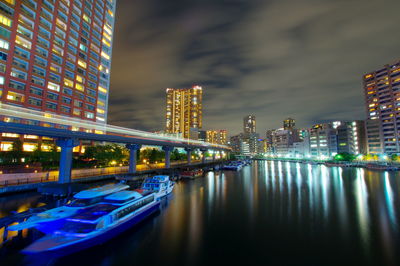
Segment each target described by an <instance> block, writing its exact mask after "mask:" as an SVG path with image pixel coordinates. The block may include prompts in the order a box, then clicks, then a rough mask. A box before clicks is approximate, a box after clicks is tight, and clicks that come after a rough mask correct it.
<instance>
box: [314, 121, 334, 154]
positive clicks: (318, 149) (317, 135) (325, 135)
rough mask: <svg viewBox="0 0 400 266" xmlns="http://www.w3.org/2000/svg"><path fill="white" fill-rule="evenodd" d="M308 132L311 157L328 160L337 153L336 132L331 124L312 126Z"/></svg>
mask: <svg viewBox="0 0 400 266" xmlns="http://www.w3.org/2000/svg"><path fill="white" fill-rule="evenodd" d="M309 132H310V156H311V157H314V158H319V159H328V158H330V157H332V156H335V155H336V154H337V153H338V148H337V131H336V129H335V128H334V125H333V123H325V124H317V125H314V126H313V127H312V128H311V129H310V131H309Z"/></svg>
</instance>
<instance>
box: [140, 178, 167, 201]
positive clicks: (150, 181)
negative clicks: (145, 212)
mask: <svg viewBox="0 0 400 266" xmlns="http://www.w3.org/2000/svg"><path fill="white" fill-rule="evenodd" d="M174 185H175V182H173V181H171V180H170V179H169V176H167V175H156V176H153V177H148V178H146V179H145V180H144V181H143V184H142V187H141V189H142V190H144V191H151V192H153V193H154V194H155V196H156V199H161V198H163V197H165V196H167V195H168V194H170V193H171V192H172V190H173V189H174Z"/></svg>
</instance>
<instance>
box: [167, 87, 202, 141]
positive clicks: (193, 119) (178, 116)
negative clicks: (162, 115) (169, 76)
mask: <svg viewBox="0 0 400 266" xmlns="http://www.w3.org/2000/svg"><path fill="white" fill-rule="evenodd" d="M166 94H167V97H166V132H168V133H182V135H183V137H184V138H190V131H191V128H192V129H197V130H198V129H201V128H202V123H203V120H202V117H203V114H202V112H203V108H202V98H203V89H202V87H200V86H193V87H192V88H189V89H172V88H168V89H167V90H166Z"/></svg>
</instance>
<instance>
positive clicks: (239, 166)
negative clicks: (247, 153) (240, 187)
mask: <svg viewBox="0 0 400 266" xmlns="http://www.w3.org/2000/svg"><path fill="white" fill-rule="evenodd" d="M243 166H244V164H243V163H242V162H241V161H235V162H230V163H229V164H227V165H224V167H223V169H224V170H233V171H239V170H240V169H242V168H243Z"/></svg>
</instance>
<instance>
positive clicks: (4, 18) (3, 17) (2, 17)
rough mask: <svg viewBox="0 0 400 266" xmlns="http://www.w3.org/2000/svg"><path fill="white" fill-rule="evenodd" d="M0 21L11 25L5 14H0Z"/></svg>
mask: <svg viewBox="0 0 400 266" xmlns="http://www.w3.org/2000/svg"><path fill="white" fill-rule="evenodd" d="M0 23H1V24H3V25H6V26H7V27H11V25H12V21H11V19H9V18H8V17H6V16H3V15H2V14H0Z"/></svg>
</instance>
